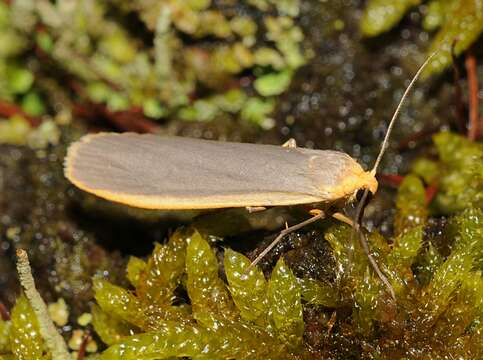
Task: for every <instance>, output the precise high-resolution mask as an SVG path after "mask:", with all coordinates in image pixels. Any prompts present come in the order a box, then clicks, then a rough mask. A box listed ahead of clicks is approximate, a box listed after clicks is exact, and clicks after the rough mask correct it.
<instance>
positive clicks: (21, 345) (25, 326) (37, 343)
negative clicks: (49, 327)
mask: <svg viewBox="0 0 483 360" xmlns="http://www.w3.org/2000/svg"><path fill="white" fill-rule="evenodd" d="M11 321H12V326H11V328H10V345H11V347H12V348H11V351H12V353H13V354H14V355H15V357H16V358H17V359H23V360H39V359H42V357H43V354H44V352H45V346H44V342H43V340H42V336H41V335H40V332H39V324H38V321H37V317H36V316H35V313H34V311H33V309H32V306H31V305H30V303H29V301H28V300H27V298H26V297H25V296H24V295H22V296H20V297H19V298H18V299H17V302H16V303H15V306H14V307H13V309H12V318H11Z"/></svg>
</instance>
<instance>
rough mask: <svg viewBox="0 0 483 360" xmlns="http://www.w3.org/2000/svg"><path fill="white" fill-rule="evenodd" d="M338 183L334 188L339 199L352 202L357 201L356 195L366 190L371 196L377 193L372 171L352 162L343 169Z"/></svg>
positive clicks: (376, 184)
mask: <svg viewBox="0 0 483 360" xmlns="http://www.w3.org/2000/svg"><path fill="white" fill-rule="evenodd" d="M341 175H342V176H341V177H340V181H339V183H338V184H337V186H336V189H335V190H336V191H335V192H336V193H337V195H336V196H337V197H338V198H339V199H347V200H349V202H353V201H355V200H356V199H357V196H356V195H357V193H358V192H363V191H364V190H368V191H369V192H370V193H371V194H372V195H374V194H375V193H376V191H377V186H378V183H377V180H376V176H375V174H374V173H373V172H372V171H364V169H363V168H362V167H361V166H360V165H359V164H358V163H357V162H356V161H352V162H351V164H350V166H347V167H346V168H345V171H344V174H341Z"/></svg>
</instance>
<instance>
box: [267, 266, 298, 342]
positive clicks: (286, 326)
mask: <svg viewBox="0 0 483 360" xmlns="http://www.w3.org/2000/svg"><path fill="white" fill-rule="evenodd" d="M268 305H269V315H270V321H271V323H272V325H273V327H274V328H275V330H276V331H277V334H278V337H279V338H280V340H281V341H282V342H283V343H285V344H287V345H288V346H290V347H294V348H296V347H298V346H300V345H301V344H302V343H303V338H302V336H303V333H304V320H303V315H302V301H301V290H300V285H299V283H298V282H297V278H296V277H295V275H294V274H293V273H292V271H291V270H290V269H289V268H288V267H287V266H286V265H285V263H284V261H283V259H282V258H280V260H278V262H277V265H276V266H275V268H274V269H273V271H272V276H271V278H270V281H269V283H268Z"/></svg>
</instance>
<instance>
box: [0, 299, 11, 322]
mask: <svg viewBox="0 0 483 360" xmlns="http://www.w3.org/2000/svg"><path fill="white" fill-rule="evenodd" d="M0 317H1V318H2V320H3V321H8V320H10V312H9V311H8V309H7V307H6V306H5V305H3V303H2V302H0Z"/></svg>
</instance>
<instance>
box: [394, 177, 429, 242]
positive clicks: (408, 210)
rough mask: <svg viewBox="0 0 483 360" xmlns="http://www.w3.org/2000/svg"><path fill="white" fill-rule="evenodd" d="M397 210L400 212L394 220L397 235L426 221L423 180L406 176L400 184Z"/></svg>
mask: <svg viewBox="0 0 483 360" xmlns="http://www.w3.org/2000/svg"><path fill="white" fill-rule="evenodd" d="M396 210H397V212H398V213H397V216H396V220H395V221H394V233H395V234H396V235H399V234H402V233H404V232H405V231H409V230H410V229H412V228H413V227H415V226H420V225H424V224H425V223H426V219H427V217H428V210H427V208H426V192H425V189H424V184H423V182H422V181H421V180H420V179H419V178H418V177H417V176H414V175H408V176H406V177H405V178H404V180H403V182H402V183H401V185H400V186H399V191H398V194H397V198H396Z"/></svg>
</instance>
